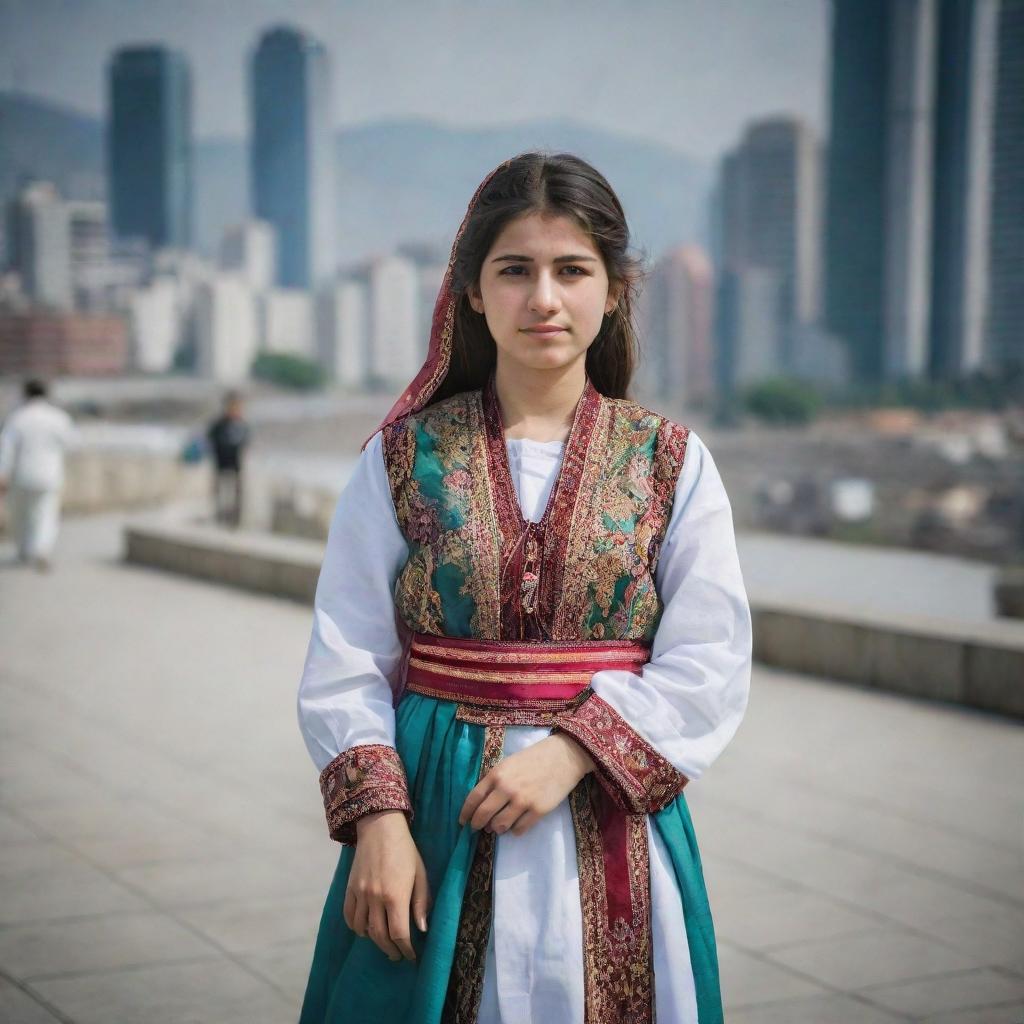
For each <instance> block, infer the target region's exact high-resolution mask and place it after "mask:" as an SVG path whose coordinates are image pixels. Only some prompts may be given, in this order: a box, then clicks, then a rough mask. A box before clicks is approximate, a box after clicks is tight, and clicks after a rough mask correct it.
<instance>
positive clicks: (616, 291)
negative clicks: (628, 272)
mask: <svg viewBox="0 0 1024 1024" xmlns="http://www.w3.org/2000/svg"><path fill="white" fill-rule="evenodd" d="M621 297H622V282H621V281H615V282H612V283H611V284H610V285H609V286H608V298H607V299H606V300H605V304H604V311H605V313H606V314H608V313H611V312H613V311H614V309H615V307H616V306H617V305H618V304H619V299H620V298H621Z"/></svg>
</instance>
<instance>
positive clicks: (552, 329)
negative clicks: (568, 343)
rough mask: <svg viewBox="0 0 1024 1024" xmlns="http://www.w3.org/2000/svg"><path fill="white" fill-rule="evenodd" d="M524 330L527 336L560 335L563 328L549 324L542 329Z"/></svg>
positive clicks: (530, 328) (528, 328)
mask: <svg viewBox="0 0 1024 1024" xmlns="http://www.w3.org/2000/svg"><path fill="white" fill-rule="evenodd" d="M525 330H526V331H527V332H528V333H529V334H560V333H561V332H562V331H564V330H565V328H564V327H559V326H558V325H557V324H551V325H546V326H544V327H527V328H525Z"/></svg>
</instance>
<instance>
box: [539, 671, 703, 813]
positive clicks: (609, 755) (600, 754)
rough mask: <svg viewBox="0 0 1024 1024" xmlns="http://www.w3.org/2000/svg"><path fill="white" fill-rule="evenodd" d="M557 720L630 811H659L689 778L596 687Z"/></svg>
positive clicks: (598, 774) (620, 801) (612, 795)
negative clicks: (580, 702) (596, 689)
mask: <svg viewBox="0 0 1024 1024" xmlns="http://www.w3.org/2000/svg"><path fill="white" fill-rule="evenodd" d="M555 723H556V724H555V729H561V730H562V731H563V732H566V733H568V734H569V735H570V736H572V737H573V739H575V740H576V741H577V742H578V743H579V744H580V745H581V746H582V747H583V748H584V749H585V750H586V751H587V753H588V754H590V756H591V757H592V758H593V759H594V762H595V764H596V765H597V771H596V775H597V778H598V781H599V782H600V783H601V784H602V785H603V786H604V788H605V789H606V790H607V791H608V795H609V796H610V797H611V798H612V799H613V800H614V801H615V803H616V804H618V805H619V807H621V808H623V809H624V810H626V811H630V812H632V813H646V814H652V813H654V812H655V811H660V810H661V809H662V808H663V807H665V806H666V805H667V804H669V803H670V802H671V801H672V800H673V799H674V798H675V796H676V795H677V794H678V793H679V792H680V791H681V790H682V788H683V787H684V786H685V785H686V783H687V782H689V781H690V780H689V779H688V778H687V777H686V776H685V775H683V774H682V773H681V772H678V771H676V769H675V768H674V767H673V766H672V765H671V764H670V763H669V762H668V761H667V760H665V758H664V757H662V756H661V754H659V753H658V752H657V750H655V749H654V747H652V746H651V745H650V744H649V743H648V742H647V741H646V740H645V739H644V738H643V737H642V736H641V735H640V734H639V733H638V732H637V731H636V730H635V729H633V728H632V726H630V724H629V722H627V721H626V720H625V719H624V718H623V717H622V715H620V714H619V713H618V712H617V711H616V710H615V708H613V707H612V706H611V704H609V703H608V702H607V701H606V700H603V699H602V698H601V697H599V696H598V695H597V694H596V693H594V692H593V691H590V696H589V698H587V700H585V701H584V702H583V703H582V704H581V705H580V706H579V707H578V708H577V709H576V710H575V711H572V712H563V713H561V714H559V715H556V717H555Z"/></svg>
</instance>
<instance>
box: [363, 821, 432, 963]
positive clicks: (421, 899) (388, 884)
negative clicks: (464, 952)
mask: <svg viewBox="0 0 1024 1024" xmlns="http://www.w3.org/2000/svg"><path fill="white" fill-rule="evenodd" d="M356 835H357V839H356V852H355V856H354V857H353V860H352V870H351V872H350V874H349V878H348V889H347V891H346V893H345V907H344V916H345V924H347V925H348V926H349V928H351V929H352V931H354V932H355V933H356V935H366V936H369V937H370V938H371V939H373V941H374V942H375V943H376V944H377V945H378V946H379V947H380V948H381V949H382V950H383V951H384V952H385V953H386V954H387V956H388V959H390V960H393V961H397V960H401V959H402V957H403V956H404V957H405V958H406V959H407V960H415V959H416V953H415V951H414V950H413V948H412V942H411V941H410V936H409V918H410V916H412V918H414V919H415V921H416V925H417V927H418V928H419V930H420V931H421V932H425V931H426V930H427V913H428V912H429V910H430V902H431V901H430V890H429V886H428V884H427V869H426V868H425V867H424V865H423V858H422V857H420V852H419V850H417V849H416V844H415V843H414V842H413V839H412V834H411V833H410V832H409V823H408V820H407V819H406V817H405V814H404V812H402V811H376V812H374V813H372V814H367V815H364V816H363V817H362V818H360V819H359V820H358V821H357V822H356Z"/></svg>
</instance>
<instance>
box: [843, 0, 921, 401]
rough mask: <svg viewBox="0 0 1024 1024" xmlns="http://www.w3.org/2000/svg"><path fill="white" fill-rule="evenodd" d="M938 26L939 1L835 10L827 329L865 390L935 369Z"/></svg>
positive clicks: (884, 1)
mask: <svg viewBox="0 0 1024 1024" xmlns="http://www.w3.org/2000/svg"><path fill="white" fill-rule="evenodd" d="M935 24H936V12H935V0H897V2H894V3H893V2H890V0H834V2H833V15H832V81H831V99H830V103H831V117H830V124H831V137H830V140H829V148H828V165H827V179H828V181H827V186H826V195H827V203H826V215H825V225H826V226H825V274H826V280H825V319H826V323H827V325H828V327H829V328H830V329H831V330H833V331H834V332H835V333H836V334H837V335H839V337H840V338H842V339H843V341H844V342H845V343H846V344H847V345H848V346H849V349H850V357H851V365H852V368H853V370H854V372H855V374H856V376H857V377H859V378H860V379H861V380H866V381H879V380H881V379H883V378H884V377H886V376H901V375H903V374H906V373H909V374H916V373H919V372H921V371H922V370H923V369H924V368H925V365H926V360H927V337H928V328H929V322H928V309H929V305H930V291H931V276H930V266H931V261H930V249H931V245H930V243H931V213H932V181H931V169H932V136H931V125H932V117H931V115H932V109H933V106H934V89H935V79H934V59H935Z"/></svg>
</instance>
